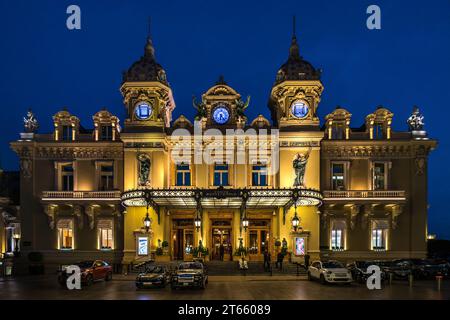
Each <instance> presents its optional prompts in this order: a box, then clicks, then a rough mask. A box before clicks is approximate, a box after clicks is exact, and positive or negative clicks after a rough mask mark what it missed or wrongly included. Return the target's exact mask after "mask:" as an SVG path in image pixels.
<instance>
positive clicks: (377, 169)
mask: <svg viewBox="0 0 450 320" xmlns="http://www.w3.org/2000/svg"><path fill="white" fill-rule="evenodd" d="M386 172H387V171H386V163H384V162H375V163H374V164H373V190H386V189H387V176H386Z"/></svg>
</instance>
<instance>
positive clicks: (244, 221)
mask: <svg viewBox="0 0 450 320" xmlns="http://www.w3.org/2000/svg"><path fill="white" fill-rule="evenodd" d="M242 227H244V231H245V232H247V228H248V219H247V217H246V216H245V217H244V218H243V219H242Z"/></svg>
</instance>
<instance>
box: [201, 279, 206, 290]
mask: <svg viewBox="0 0 450 320" xmlns="http://www.w3.org/2000/svg"><path fill="white" fill-rule="evenodd" d="M200 289H202V290H205V289H206V280H203V282H202V284H201V286H200Z"/></svg>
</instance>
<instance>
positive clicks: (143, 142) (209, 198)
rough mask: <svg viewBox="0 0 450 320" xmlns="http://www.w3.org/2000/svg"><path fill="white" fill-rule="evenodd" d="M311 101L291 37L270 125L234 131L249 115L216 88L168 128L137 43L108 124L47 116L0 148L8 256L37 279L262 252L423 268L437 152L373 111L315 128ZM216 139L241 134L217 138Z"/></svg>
mask: <svg viewBox="0 0 450 320" xmlns="http://www.w3.org/2000/svg"><path fill="white" fill-rule="evenodd" d="M323 90H324V85H323V83H322V82H321V71H320V70H318V69H316V68H315V67H313V66H312V65H311V64H310V63H309V62H307V61H306V60H304V59H303V58H302V57H301V56H300V53H299V46H298V44H297V39H296V37H295V35H294V36H293V37H292V43H291V46H290V49H289V55H288V59H287V61H286V62H285V63H284V64H283V65H282V66H281V67H280V69H279V70H278V72H277V73H276V76H275V82H274V84H273V87H272V90H271V92H270V93H269V102H268V107H269V110H270V114H271V119H270V120H269V119H266V118H265V117H264V116H262V115H259V116H258V117H256V118H255V119H248V118H247V116H246V110H247V108H256V106H254V105H252V104H251V103H250V100H249V99H246V98H243V97H241V95H240V94H239V93H238V91H236V90H235V89H234V88H232V87H231V86H229V85H228V84H227V83H226V82H225V80H224V79H223V77H221V78H220V79H219V80H218V82H217V83H215V84H214V85H212V86H211V87H210V88H205V93H204V94H203V95H202V96H201V97H200V98H198V99H194V101H193V104H194V106H195V108H196V109H197V111H198V112H197V116H196V117H195V119H191V120H189V119H187V118H186V117H184V116H180V117H179V118H177V119H175V120H173V119H172V112H173V110H174V108H175V102H174V99H173V97H172V91H171V87H170V84H169V82H168V80H167V76H166V71H165V69H163V67H162V66H161V65H160V64H158V62H157V61H156V58H155V50H154V47H153V44H152V41H151V39H148V41H147V43H146V46H145V50H144V55H143V56H142V57H141V58H140V59H139V60H138V61H136V62H135V63H134V64H133V65H132V66H131V67H130V68H129V69H128V70H127V71H126V72H124V74H123V83H122V86H121V88H120V91H121V93H122V95H123V104H124V107H125V110H126V119H124V120H123V122H122V123H121V121H120V120H119V119H118V117H116V116H114V115H113V114H111V113H110V112H108V111H107V110H105V109H103V110H100V111H98V112H97V113H95V114H94V115H93V117H92V123H90V124H86V125H89V127H91V129H86V128H85V127H84V126H82V125H81V124H80V121H79V119H78V118H77V116H76V115H74V114H72V113H71V112H69V111H68V110H62V111H59V112H57V113H56V114H55V115H54V117H53V123H54V130H53V132H49V133H39V134H38V133H36V132H35V129H36V126H33V125H31V126H30V125H29V124H30V121H31V120H30V115H29V116H28V118H27V119H25V120H26V124H27V125H26V129H27V130H26V132H24V133H22V134H21V138H20V139H19V140H17V141H14V142H12V143H11V147H12V149H13V150H14V151H15V152H16V153H17V155H18V157H19V159H20V168H21V174H20V182H21V183H20V185H21V192H20V201H21V203H20V210H21V215H20V216H21V251H22V252H23V253H27V252H31V251H38V252H41V253H42V254H43V257H44V258H43V259H44V263H45V265H47V266H49V267H50V270H51V268H53V267H57V266H59V265H61V264H68V263H71V262H75V261H78V260H83V259H94V258H95V259H104V260H106V261H109V262H110V263H113V264H115V265H116V266H117V267H120V266H125V267H127V266H130V265H132V264H137V263H139V262H143V261H147V260H149V259H155V260H157V261H169V260H190V259H193V258H194V257H196V256H200V255H201V256H202V257H203V258H204V259H207V260H217V259H221V258H222V257H221V251H223V259H224V260H230V259H237V258H238V257H239V256H240V255H241V254H244V255H245V256H246V257H247V258H248V259H250V260H256V261H257V260H262V255H263V252H264V251H265V250H268V251H270V252H271V253H272V257H273V256H274V255H275V254H276V253H277V252H278V251H279V250H285V251H287V254H288V257H289V259H290V260H291V261H300V262H302V261H303V259H304V256H305V255H306V254H308V255H309V256H310V257H311V259H316V258H320V257H321V258H334V259H340V260H343V261H347V260H351V259H355V258H358V259H390V258H401V257H424V256H425V255H426V237H427V205H428V204H427V189H428V188H427V158H428V154H429V152H430V151H431V150H433V149H434V148H435V147H436V145H437V142H436V141H435V140H433V139H430V138H428V136H427V133H426V132H425V131H424V129H423V117H422V116H421V114H420V112H419V111H418V109H415V110H414V112H413V114H412V115H411V117H410V118H409V119H408V124H409V129H408V130H407V131H404V132H396V131H394V130H393V129H392V128H391V126H392V122H393V121H394V114H393V113H392V112H391V111H390V110H389V109H388V108H385V107H377V108H373V109H372V112H371V113H369V114H368V115H367V117H366V118H365V119H352V115H351V113H350V112H349V111H348V110H346V109H345V108H343V107H337V108H336V109H335V110H334V111H333V112H332V113H330V114H329V115H327V116H326V117H325V119H324V120H323V121H322V122H321V121H320V119H319V118H318V116H317V110H318V108H319V106H320V101H321V95H322V92H323ZM184 104H185V103H184V102H183V105H184ZM188 107H189V108H190V106H188ZM183 108H187V107H185V106H183ZM406 120H407V119H401V120H400V121H402V122H403V121H406ZM27 121H28V122H27ZM361 124H362V125H361ZM230 130H231V131H233V132H243V133H244V134H241V135H239V134H238V135H236V134H235V135H231V138H230V137H229V135H224V134H225V133H226V132H227V131H230ZM236 130H237V131H236ZM199 132H200V133H199ZM180 150H182V151H180ZM205 154H208V157H206V156H205ZM205 158H208V159H209V160H210V161H206V160H205ZM199 252H200V253H201V254H199ZM26 257H27V255H26V254H22V255H21V256H20V257H19V258H17V259H18V263H19V265H23V266H25V265H26V264H27V263H29V262H27V261H26ZM20 259H21V260H20ZM20 262H22V264H20Z"/></svg>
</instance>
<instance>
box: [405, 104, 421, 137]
mask: <svg viewBox="0 0 450 320" xmlns="http://www.w3.org/2000/svg"><path fill="white" fill-rule="evenodd" d="M423 119H424V116H423V115H422V114H421V113H420V111H419V107H414V109H413V112H412V114H411V115H410V116H409V118H408V120H407V121H406V122H407V123H408V126H409V131H421V130H423V127H424V126H425V123H424V122H423Z"/></svg>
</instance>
